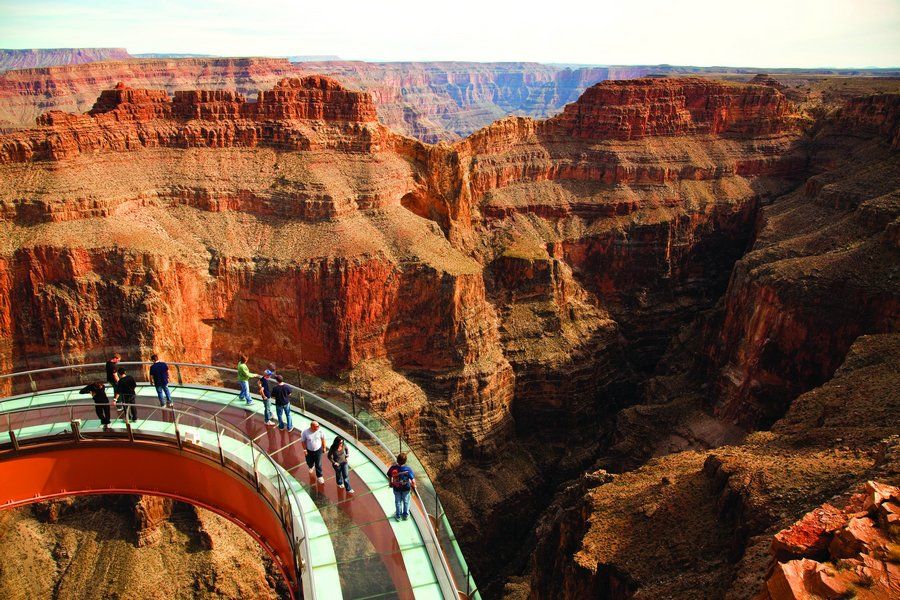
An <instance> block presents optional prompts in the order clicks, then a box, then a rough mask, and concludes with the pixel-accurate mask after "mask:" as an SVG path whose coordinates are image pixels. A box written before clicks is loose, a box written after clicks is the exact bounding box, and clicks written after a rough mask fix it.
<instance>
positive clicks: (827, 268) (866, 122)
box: [710, 95, 900, 428]
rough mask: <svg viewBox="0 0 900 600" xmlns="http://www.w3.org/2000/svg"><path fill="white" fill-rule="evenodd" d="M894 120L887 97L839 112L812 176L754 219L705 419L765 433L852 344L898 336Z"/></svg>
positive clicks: (899, 106) (898, 179) (735, 277)
mask: <svg viewBox="0 0 900 600" xmlns="http://www.w3.org/2000/svg"><path fill="white" fill-rule="evenodd" d="M898 119H900V97H898V96H897V95H882V96H872V97H868V98H865V99H859V100H855V101H852V102H850V103H848V104H847V105H846V107H845V108H843V109H842V110H841V111H839V112H838V114H837V115H836V116H835V117H834V119H833V120H832V122H830V123H828V124H826V126H825V127H824V128H823V129H822V131H820V132H819V133H818V134H817V135H816V137H815V139H813V140H812V142H811V144H812V146H811V148H812V154H811V163H812V169H813V170H814V172H815V171H818V173H817V174H815V175H813V176H812V177H810V178H809V179H808V180H807V182H806V184H805V185H804V186H803V187H802V188H801V189H798V190H797V191H796V192H794V193H793V194H791V195H789V196H786V197H784V198H781V199H779V201H778V202H777V203H776V204H775V205H773V206H772V207H770V208H767V209H766V210H765V211H764V212H763V215H762V221H761V223H760V227H759V230H758V231H757V234H756V242H755V243H754V246H753V248H752V249H751V251H750V252H749V253H748V254H747V256H745V257H744V258H742V259H741V260H740V261H739V262H738V264H737V265H736V267H735V271H734V273H733V274H732V277H731V283H730V285H729V289H728V293H727V294H726V296H725V298H724V301H723V308H722V310H723V325H722V332H721V336H720V337H719V339H717V340H715V341H714V342H712V343H711V345H712V349H711V350H710V357H711V361H710V362H711V364H712V365H714V366H717V367H718V370H717V371H716V372H715V375H714V378H715V380H716V385H715V389H714V391H713V395H712V398H713V401H714V404H715V410H716V413H717V414H719V415H721V416H723V417H725V418H727V419H732V420H734V421H735V422H737V423H739V424H741V425H745V426H748V427H754V428H756V427H767V426H769V425H770V424H771V423H772V422H773V421H775V420H776V419H778V418H780V417H781V415H783V414H784V412H785V411H786V410H787V407H788V405H789V404H790V401H791V400H792V399H793V398H794V397H796V396H797V395H799V394H800V393H802V392H805V391H807V390H809V389H811V388H813V387H816V386H818V385H821V384H822V383H823V382H824V381H826V380H827V379H829V378H830V377H831V375H832V373H833V372H834V370H835V369H836V368H837V367H838V365H840V363H841V362H842V361H843V358H844V355H845V354H846V352H847V350H848V348H849V347H850V344H852V343H853V340H855V339H856V338H857V337H858V336H860V335H862V334H867V333H881V332H891V331H896V330H897V328H898V326H900V297H898V293H897V278H898V277H900V272H898V268H897V265H898V259H900V254H898V243H897V239H898V238H897V217H898V214H900V213H898V203H897V189H898V187H900V168H898V161H897V156H896V152H897V143H896V142H897V135H898V131H900V125H898Z"/></svg>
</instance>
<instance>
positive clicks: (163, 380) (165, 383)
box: [150, 354, 172, 408]
mask: <svg viewBox="0 0 900 600" xmlns="http://www.w3.org/2000/svg"><path fill="white" fill-rule="evenodd" d="M150 360H152V361H153V364H152V365H150V379H151V380H152V381H153V387H155V388H156V397H157V398H158V399H159V405H160V406H167V407H169V408H172V393H171V392H169V365H167V364H166V363H164V362H163V361H161V360H159V357H158V356H157V355H155V354H154V355H152V356H151V357H150ZM163 396H165V402H163Z"/></svg>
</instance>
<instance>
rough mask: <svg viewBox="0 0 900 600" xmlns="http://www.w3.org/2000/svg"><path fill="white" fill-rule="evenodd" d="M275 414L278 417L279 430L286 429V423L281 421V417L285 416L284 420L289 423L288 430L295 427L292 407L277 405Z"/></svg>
mask: <svg viewBox="0 0 900 600" xmlns="http://www.w3.org/2000/svg"><path fill="white" fill-rule="evenodd" d="M275 413H276V414H277V415H278V429H284V422H283V421H282V420H281V416H282V415H284V420H285V421H287V428H288V429H290V428H291V427H293V426H294V423H293V422H292V421H291V405H290V404H285V405H284V406H281V405H280V404H276V405H275Z"/></svg>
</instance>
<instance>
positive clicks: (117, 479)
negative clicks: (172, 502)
mask: <svg viewBox="0 0 900 600" xmlns="http://www.w3.org/2000/svg"><path fill="white" fill-rule="evenodd" d="M111 456H112V457H115V460H111V459H110V457H111ZM0 481H2V482H3V489H2V492H0V506H2V507H3V508H11V507H14V506H22V505H26V504H32V503H34V502H40V501H42V500H48V499H51V498H59V497H64V496H74V495H84V494H150V495H157V496H166V497H169V498H175V499H177V500H182V501H184V502H189V503H191V504H195V505H197V506H201V507H203V508H206V509H207V510H211V511H213V512H215V513H218V514H220V515H222V516H223V517H225V518H227V519H229V520H230V521H232V522H234V523H237V524H238V525H239V526H241V527H242V528H243V529H244V530H245V531H246V532H247V533H249V534H250V535H251V536H253V537H254V538H255V539H256V540H257V541H258V542H259V543H260V545H261V546H262V547H263V548H264V549H265V550H266V552H268V553H269V555H270V556H271V557H272V558H273V559H274V560H275V562H276V564H277V565H278V566H279V568H280V569H281V570H282V574H283V575H284V576H285V578H286V579H287V580H288V581H290V582H292V583H293V584H294V585H293V586H292V587H293V588H294V589H296V588H297V585H296V584H297V582H296V579H295V577H294V575H293V568H292V567H291V566H290V565H291V564H292V563H293V551H292V550H291V544H290V540H289V539H288V537H287V535H286V534H285V531H284V529H283V528H282V526H281V522H280V521H279V519H278V516H277V515H276V514H275V513H274V511H273V510H272V508H271V507H270V506H269V505H268V504H267V503H266V501H265V500H264V499H263V498H262V497H261V496H260V495H259V494H258V493H257V492H256V490H255V489H254V488H253V487H251V486H250V485H248V484H247V483H246V482H245V481H244V480H243V479H241V478H239V477H237V476H236V475H234V474H233V473H232V472H230V471H228V470H226V469H224V468H222V467H221V466H219V465H218V464H216V463H212V462H209V461H206V460H204V459H202V458H201V457H199V456H196V455H191V454H187V453H180V452H178V451H177V449H175V448H172V447H169V446H165V445H157V444H150V443H141V444H132V443H129V442H127V441H123V442H115V441H113V442H105V441H104V442H92V443H85V444H82V445H74V444H73V445H72V446H71V447H68V448H65V449H59V448H55V449H54V448H48V449H46V450H40V449H38V448H33V449H30V450H28V451H25V452H20V453H17V454H15V455H12V456H10V457H8V458H6V460H0Z"/></svg>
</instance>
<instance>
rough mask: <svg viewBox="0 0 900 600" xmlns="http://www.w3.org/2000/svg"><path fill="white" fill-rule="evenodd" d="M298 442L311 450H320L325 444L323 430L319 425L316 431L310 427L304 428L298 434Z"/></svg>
mask: <svg viewBox="0 0 900 600" xmlns="http://www.w3.org/2000/svg"><path fill="white" fill-rule="evenodd" d="M300 443H301V444H303V446H304V447H305V448H306V449H307V450H309V451H311V452H315V451H316V450H320V449H321V448H322V446H323V445H324V444H325V432H324V431H322V428H321V427H319V430H318V431H313V430H312V428H308V429H304V430H303V433H302V434H300Z"/></svg>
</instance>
